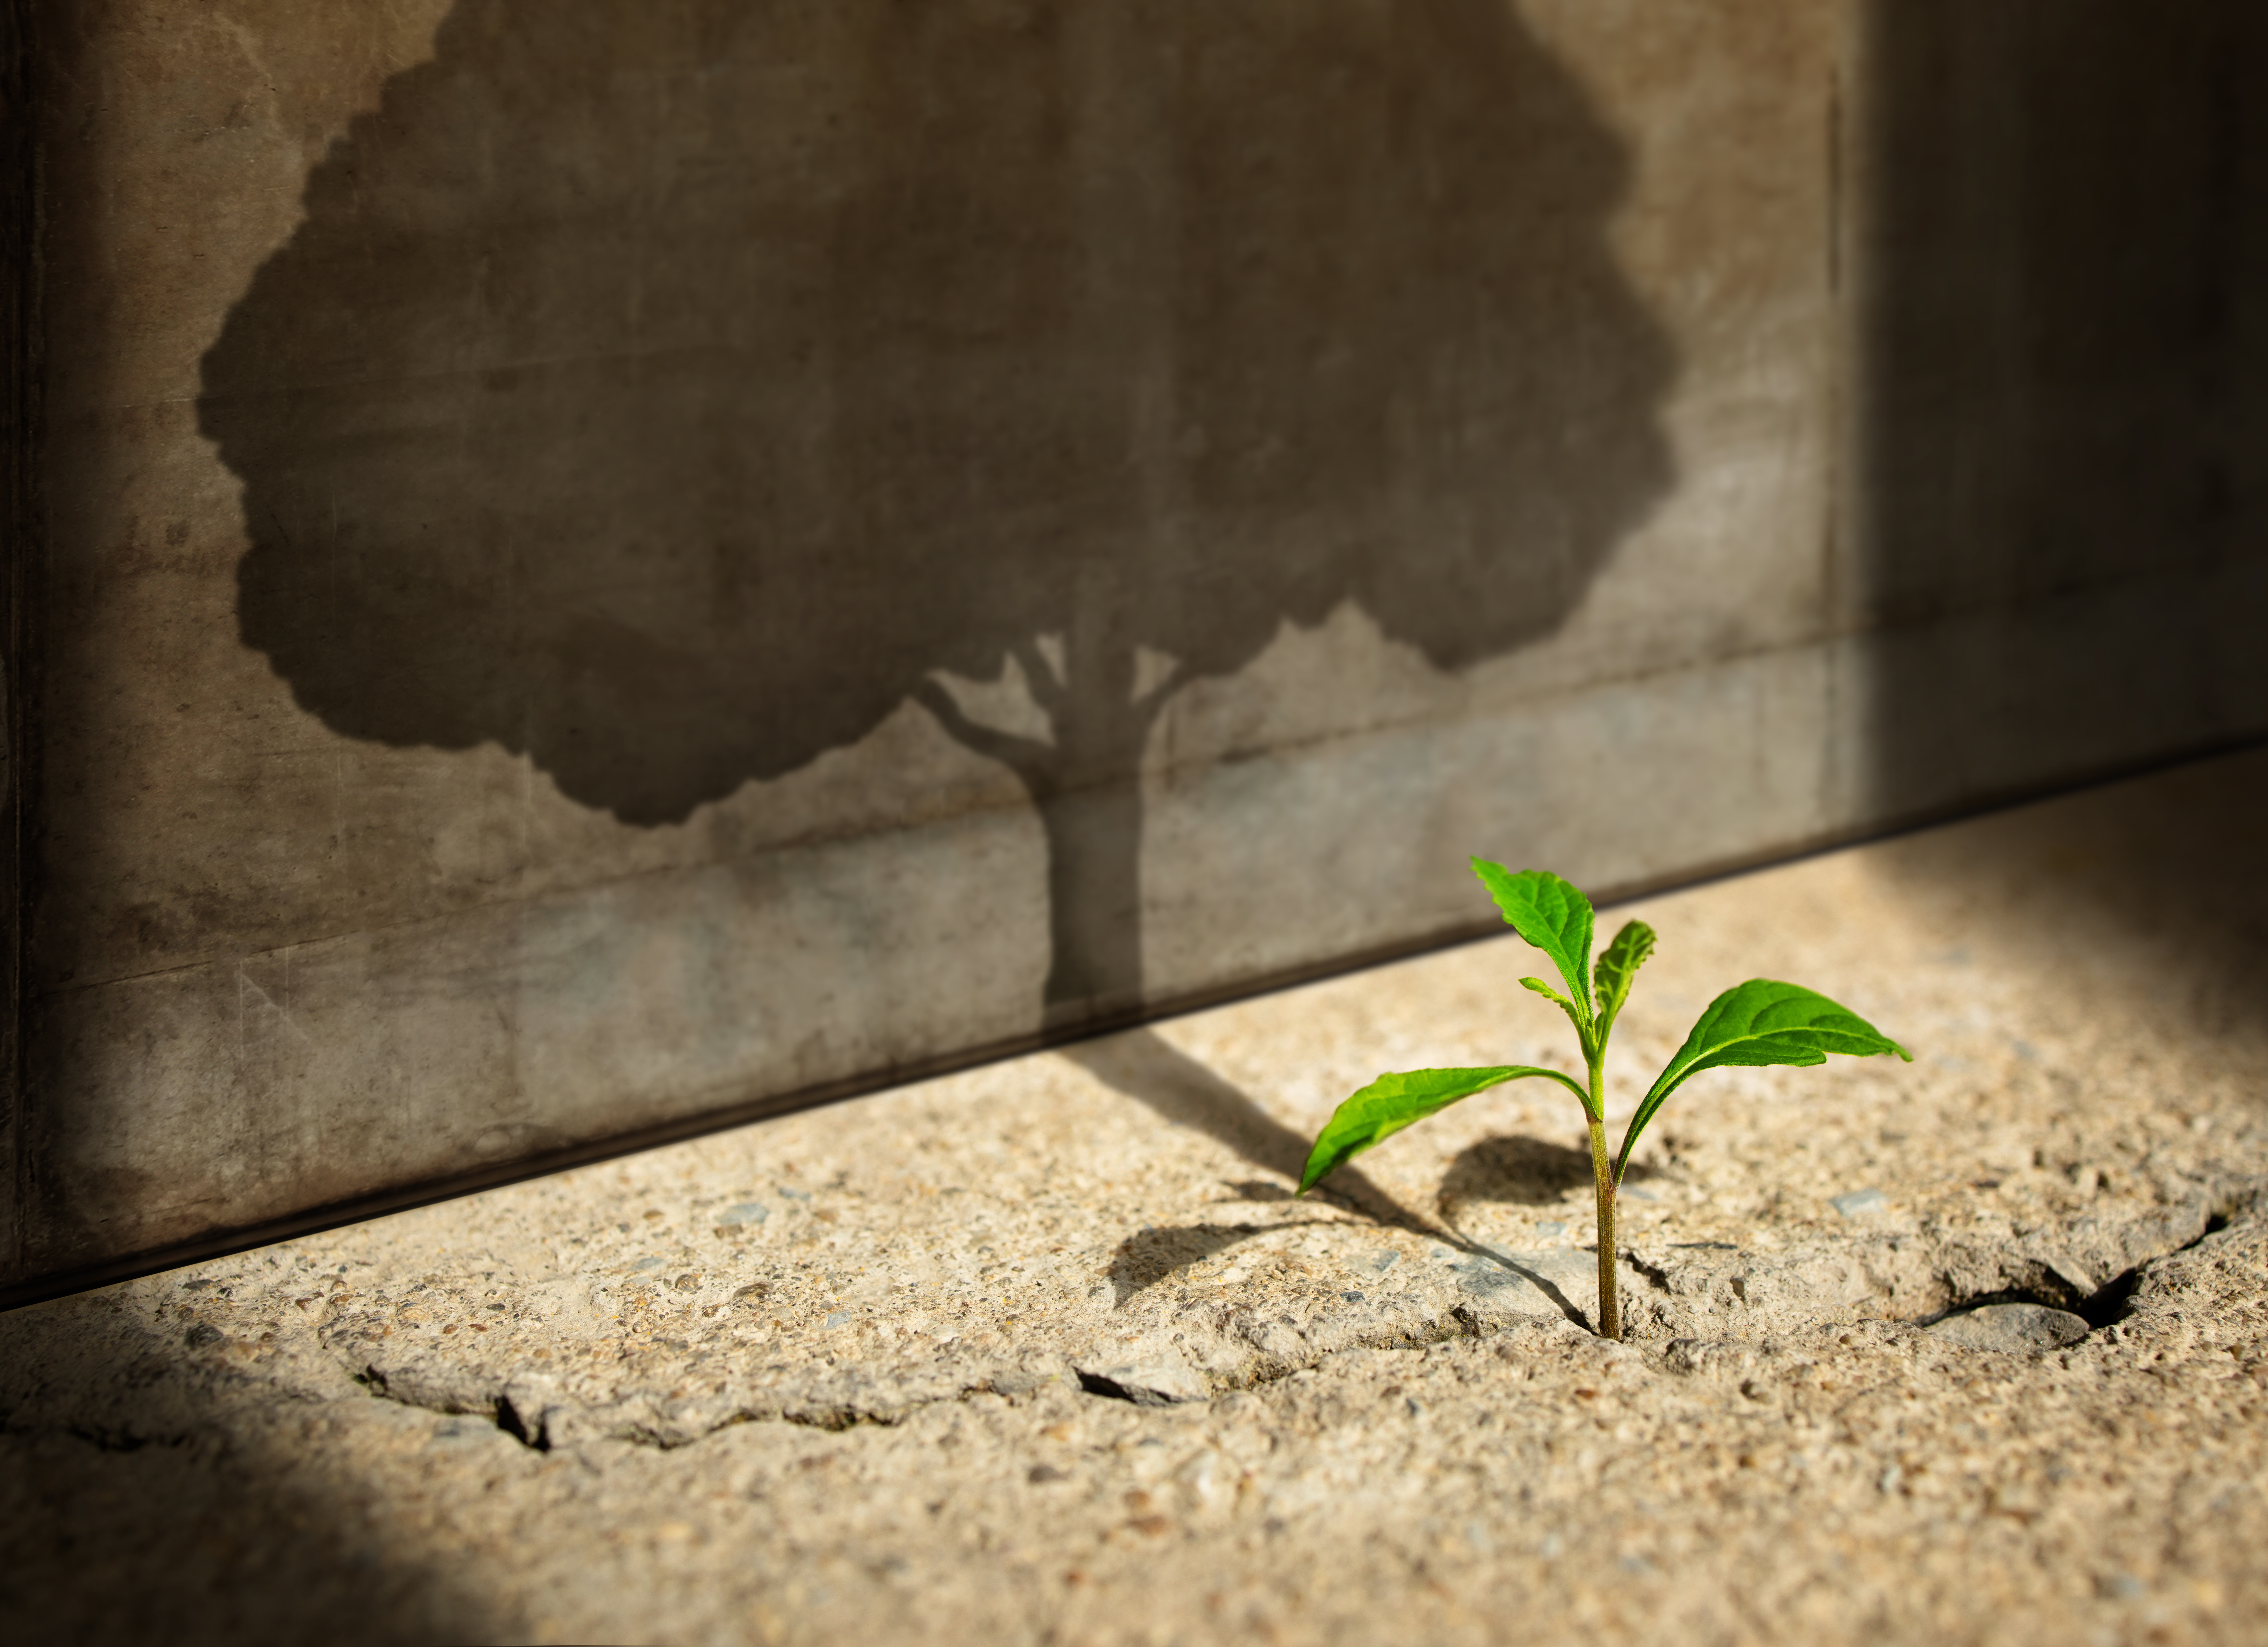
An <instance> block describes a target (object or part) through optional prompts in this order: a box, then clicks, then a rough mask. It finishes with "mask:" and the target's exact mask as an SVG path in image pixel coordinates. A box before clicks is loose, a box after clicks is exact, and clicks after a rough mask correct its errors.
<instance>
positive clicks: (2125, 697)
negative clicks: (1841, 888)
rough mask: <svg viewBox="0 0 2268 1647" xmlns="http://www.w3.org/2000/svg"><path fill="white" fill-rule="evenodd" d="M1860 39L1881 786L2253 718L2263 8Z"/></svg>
mask: <svg viewBox="0 0 2268 1647" xmlns="http://www.w3.org/2000/svg"><path fill="white" fill-rule="evenodd" d="M1863 61H1864V62H1865V63H1866V65H1867V79H1866V82H1865V84H1864V85H1863V88H1862V90H1861V92H1860V94H1859V108H1860V119H1859V125H1858V128H1857V130H1858V148H1859V160H1858V169H1857V172H1856V173H1855V175H1857V176H1858V177H1859V178H1860V179H1861V180H1862V183H1861V186H1860V187H1859V188H1858V189H1857V191H1856V192H1855V194H1854V200H1855V201H1856V202H1858V207H1857V210H1858V212H1859V218H1858V222H1857V225H1856V226H1857V233H1856V236H1855V239H1854V241H1853V244H1852V257H1853V259H1854V261H1855V265H1856V267H1857V268H1859V269H1861V270H1863V271H1864V275H1865V281H1864V285H1863V289H1862V291H1861V296H1860V301H1859V325H1860V367H1859V372H1858V374H1857V376H1856V377H1855V379H1854V380H1853V381H1854V383H1855V385H1856V386H1857V391H1858V398H1857V400H1856V401H1855V403H1854V408H1853V410H1854V416H1855V419H1856V424H1857V427H1856V434H1857V437H1858V446H1857V452H1856V457H1857V461H1856V465H1855V469H1854V476H1853V479H1854V490H1853V495H1852V496H1853V517H1852V534H1853V540H1854V541H1855V543H1856V545H1857V546H1858V551H1859V565H1858V569H1857V570H1858V578H1857V589H1858V593H1859V603H1860V610H1859V613H1858V614H1857V616H1858V618H1859V621H1860V622H1862V623H1874V624H1880V625H1882V626H1884V627H1883V629H1882V630H1881V633H1880V635H1879V636H1876V637H1875V638H1874V639H1871V640H1870V641H1869V642H1868V643H1867V648H1868V651H1867V655H1868V657H1869V658H1870V659H1871V660H1872V661H1871V664H1870V667H1871V668H1872V670H1873V672H1874V679H1873V680H1872V682H1871V684H1870V687H1869V690H1870V692H1871V695H1872V696H1871V702H1872V705H1873V709H1872V717H1873V725H1872V728H1871V733H1870V747H1869V750H1868V757H1867V758H1868V760H1869V762H1870V764H1871V768H1872V772H1871V776H1872V781H1873V784H1874V811H1875V812H1876V815H1877V816H1880V817H1884V818H1892V819H1896V818H1913V817H1918V816H1924V815H1928V814H1930V813H1933V812H1939V811H1942V810H1944V809H1946V808H1948V807H1952V806H1958V805H1964V804H1966V805H1975V804H1977V803H1978V802H1980V801H1985V800H1989V799H1992V798H2008V797H2014V796H2021V795H2023V794H2027V793H2038V792H2041V791H2043V790H2047V789H2050V788H2051V787H2053V786H2055V785H2057V784H2059V783H2073V782H2078V781H2082V780H2085V779H2088V778H2089V777H2092V776H2099V775H2101V774H2104V773H2107V772H2113V771H2117V770H2119V769H2122V768H2131V767H2132V766H2134V765H2136V764H2137V763H2140V762H2145V761H2150V760H2153V759H2162V758H2164V757H2166V756H2168V755H2171V754H2180V753H2183V752H2185V751H2199V750H2205V749H2210V748H2213V747H2214V746H2228V745H2230V744H2233V743H2235V742H2239V741H2242V739H2246V738H2248V737H2254V736H2257V735H2259V734H2260V733H2261V732H2264V731H2268V645H2263V644H2262V642H2261V636H2262V635H2263V634H2264V633H2268V103H2264V101H2263V99H2262V98H2261V97H2260V95H2259V91H2260V88H2261V86H2262V85H2268V11H2264V9H2263V8H2262V7H2261V6H2260V5H2258V4H2257V0H2197V4H2186V5H2182V6H2178V7H2172V8H2165V7H2146V6H2135V5H2132V4H2126V0H1991V3H1989V4H1978V3H1977V0H1876V4H1874V5H1873V6H1871V7H1870V9H1869V11H1868V13H1867V32H1866V43H1865V50H1864V54H1863ZM2173 834H2174V835H2175V836H2178V835H2181V834H2182V831H2181V830H2180V829H2179V828H2176V829H2175V831H2174V832H2173ZM2172 839H2173V837H2172V836H2169V839H2168V843H2169V844H2171V842H2172ZM2137 840H2138V841H2139V837H2137ZM2121 850H2123V849H2121ZM2155 851H2156V849H2154V848H2153V849H2149V851H2148V852H2146V853H2144V854H2143V857H2149V858H2153V859H2154V854H2155ZM2136 863H2137V866H2138V868H2142V867H2143V860H2142V858H2137V860H2136ZM2144 872H2145V874H2146V875H2147V876H2149V877H2153V878H2155V879H2156V880H2157V881H2158V883H2159V884H2160V885H2161V886H2163V887H2164V888H2165V889H2166V890H2167V891H2169V892H2176V891H2177V892H2180V893H2184V894H2186V893H2193V892H2200V891H2205V888H2206V887H2207V886H2210V885H2211V883H2212V882H2213V880H2214V879H2215V878H2217V877H2220V876H2225V875H2227V874H2229V873H2232V872H2235V865H2234V863H2233V862H2232V861H2231V860H2228V859H2220V860H2218V861H2217V862H2216V863H2215V864H2214V865H2213V867H2211V868H2208V867H2206V866H2205V865H2204V864H2187V865H2182V866H2175V865H2170V864H2163V863H2158V864H2156V866H2155V867H2150V868H2145V869H2144ZM2135 891H2136V893H2137V894H2138V896H2139V894H2140V893H2142V891H2143V888H2142V887H2141V886H2139V885H2138V886H2136V888H2135ZM2208 896H2210V894H2209V893H2208Z"/></svg>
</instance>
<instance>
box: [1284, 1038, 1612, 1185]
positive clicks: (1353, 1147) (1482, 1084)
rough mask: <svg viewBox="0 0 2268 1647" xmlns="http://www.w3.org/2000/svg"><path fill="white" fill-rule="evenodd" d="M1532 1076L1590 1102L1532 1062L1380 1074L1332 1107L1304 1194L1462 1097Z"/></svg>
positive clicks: (1311, 1157)
mask: <svg viewBox="0 0 2268 1647" xmlns="http://www.w3.org/2000/svg"><path fill="white" fill-rule="evenodd" d="M1531 1075H1533V1076H1541V1077H1543V1079H1545V1080H1547V1081H1557V1082H1558V1083H1559V1085H1562V1086H1564V1087H1565V1088H1567V1089H1568V1090H1569V1091H1570V1092H1573V1093H1574V1094H1575V1096H1576V1097H1577V1098H1580V1099H1582V1100H1583V1104H1584V1107H1586V1108H1588V1107H1589V1106H1590V1101H1591V1100H1590V1095H1589V1094H1588V1093H1587V1092H1584V1090H1583V1089H1582V1087H1581V1086H1580V1085H1578V1084H1577V1083H1576V1082H1575V1081H1574V1080H1573V1079H1572V1078H1571V1077H1567V1076H1565V1075H1562V1074H1560V1073H1559V1071H1558V1070H1539V1069H1535V1068H1533V1067H1531V1066H1530V1065H1528V1064H1520V1063H1511V1064H1504V1065H1501V1066H1499V1068H1496V1069H1492V1070H1408V1071H1405V1072H1404V1073H1403V1074H1400V1075H1381V1076H1380V1077H1378V1079H1376V1080H1375V1081H1373V1082H1372V1083H1371V1084H1370V1085H1368V1086H1366V1087H1364V1088H1363V1089H1362V1091H1361V1092H1357V1093H1356V1094H1355V1095H1354V1096H1353V1097H1352V1098H1350V1099H1347V1101H1346V1102H1345V1103H1344V1104H1341V1105H1340V1106H1339V1107H1338V1108H1337V1110H1335V1111H1334V1112H1332V1114H1331V1118H1330V1120H1329V1121H1326V1122H1325V1123H1324V1124H1323V1129H1322V1131H1321V1132H1320V1133H1318V1134H1316V1135H1315V1147H1314V1149H1313V1150H1311V1151H1308V1154H1307V1171H1305V1172H1303V1173H1300V1194H1301V1195H1306V1194H1307V1192H1308V1191H1309V1190H1310V1189H1313V1188H1314V1187H1315V1185H1316V1184H1317V1183H1318V1182H1320V1181H1321V1180H1322V1179H1323V1178H1325V1177H1327V1176H1328V1175H1329V1173H1333V1172H1335V1171H1337V1169H1338V1168H1339V1167H1341V1166H1343V1165H1345V1164H1346V1163H1347V1162H1348V1161H1350V1160H1351V1159H1353V1158H1355V1157H1356V1156H1358V1155H1360V1154H1361V1153H1362V1152H1363V1151H1365V1150H1367V1149H1369V1148H1370V1147H1371V1145H1373V1144H1374V1143H1382V1142H1384V1141H1385V1140H1386V1139H1388V1138H1390V1137H1392V1136H1394V1135H1395V1133H1397V1132H1399V1131H1401V1130H1402V1129H1403V1128H1404V1127H1407V1126H1409V1125H1410V1124H1411V1123H1412V1122H1413V1121H1423V1120H1425V1117H1426V1116H1428V1115H1431V1114H1434V1113H1435V1112H1436V1111H1438V1110H1444V1109H1447V1107H1449V1106H1450V1105H1452V1104H1454V1103H1455V1102H1456V1101H1457V1100H1458V1099H1461V1098H1470V1097H1471V1096H1472V1095H1473V1094H1474V1093H1476V1092H1486V1091H1488V1089H1489V1088H1491V1087H1492V1086H1500V1085H1503V1084H1504V1083H1505V1082H1506V1081H1517V1080H1519V1079H1521V1077H1525V1076H1531Z"/></svg>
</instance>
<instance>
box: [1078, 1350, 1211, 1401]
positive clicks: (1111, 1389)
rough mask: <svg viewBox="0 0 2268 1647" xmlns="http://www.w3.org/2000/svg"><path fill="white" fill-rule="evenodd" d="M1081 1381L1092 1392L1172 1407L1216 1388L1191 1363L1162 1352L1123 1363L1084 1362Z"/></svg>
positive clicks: (1207, 1396) (1195, 1399)
mask: <svg viewBox="0 0 2268 1647" xmlns="http://www.w3.org/2000/svg"><path fill="white" fill-rule="evenodd" d="M1078 1371H1079V1383H1080V1385H1081V1386H1084V1387H1085V1388H1086V1391H1087V1392H1088V1393H1090V1394H1094V1395H1107V1396H1109V1397H1111V1398H1112V1399H1114V1400H1116V1401H1131V1402H1133V1403H1134V1404H1135V1405H1136V1406H1137V1407H1171V1406H1174V1405H1175V1404H1176V1403H1178V1402H1182V1401H1204V1400H1206V1399H1208V1398H1209V1397H1210V1396H1211V1393H1212V1392H1211V1390H1209V1389H1208V1388H1206V1387H1205V1381H1204V1379H1202V1378H1200V1377H1198V1376H1197V1373H1196V1372H1195V1371H1192V1370H1191V1369H1190V1367H1189V1364H1188V1363H1187V1362H1185V1361H1182V1360H1181V1359H1180V1358H1179V1357H1170V1356H1159V1357H1152V1358H1151V1359H1149V1360H1146V1361H1130V1362H1127V1363H1125V1364H1122V1365H1119V1366H1111V1367H1100V1366H1083V1367H1080V1368H1079V1370H1078Z"/></svg>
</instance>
